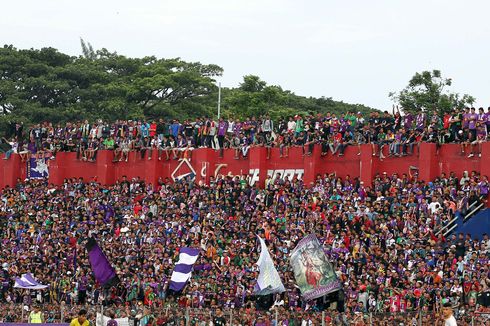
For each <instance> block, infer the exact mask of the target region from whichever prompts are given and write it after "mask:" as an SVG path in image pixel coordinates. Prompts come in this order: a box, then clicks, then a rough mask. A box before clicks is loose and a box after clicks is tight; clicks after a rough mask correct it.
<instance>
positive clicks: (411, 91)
mask: <svg viewBox="0 0 490 326" xmlns="http://www.w3.org/2000/svg"><path fill="white" fill-rule="evenodd" d="M451 84H452V80H451V78H444V77H443V76H442V75H441V72H440V71H439V70H433V71H423V72H421V73H418V72H417V73H416V74H415V75H414V76H413V77H412V78H411V79H410V81H409V82H408V85H407V87H405V88H404V89H403V90H401V91H400V92H398V93H397V92H391V93H390V94H389V96H390V98H391V99H392V100H393V101H394V102H395V103H397V104H399V105H400V106H401V107H402V108H403V110H404V111H406V112H411V113H417V112H420V111H422V110H427V111H428V112H434V111H436V112H437V113H439V114H443V113H446V112H449V111H451V110H452V109H454V108H461V107H464V106H466V105H471V104H473V103H474V102H475V98H474V97H472V96H470V95H467V94H464V95H462V96H461V95H460V94H458V93H451V92H450V91H449V90H447V88H448V87H450V86H451Z"/></svg>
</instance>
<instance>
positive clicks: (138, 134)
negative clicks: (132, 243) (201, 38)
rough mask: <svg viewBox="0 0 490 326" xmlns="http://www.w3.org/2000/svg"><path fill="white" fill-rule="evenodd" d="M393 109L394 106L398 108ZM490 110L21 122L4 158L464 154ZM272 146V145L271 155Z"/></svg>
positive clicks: (482, 132) (487, 125) (489, 124)
mask: <svg viewBox="0 0 490 326" xmlns="http://www.w3.org/2000/svg"><path fill="white" fill-rule="evenodd" d="M393 111H395V110H393ZM489 131H490V108H489V109H488V110H487V112H485V111H484V109H483V108H479V109H478V110H476V109H475V108H464V109H461V110H460V109H455V110H454V111H453V112H451V113H447V114H445V115H443V116H440V115H438V114H436V113H434V114H427V113H424V112H421V113H418V114H410V113H407V114H404V115H402V114H401V113H400V112H399V111H397V112H394V113H393V114H390V113H388V112H387V111H385V112H384V113H380V112H377V111H373V112H371V113H370V114H369V116H366V117H365V116H364V115H363V114H362V113H361V112H357V113H356V112H347V113H342V114H339V115H338V116H337V115H336V114H334V113H326V114H317V115H310V116H304V117H303V116H300V115H296V116H290V117H288V118H280V119H279V120H278V121H273V120H272V119H271V118H270V116H268V115H264V116H261V117H259V118H255V117H251V118H247V119H245V120H239V119H222V118H221V119H212V118H209V117H203V118H197V119H195V120H189V119H188V120H184V121H179V120H164V119H158V120H152V121H132V120H128V121H120V120H118V121H115V122H113V123H108V122H104V121H100V120H99V121H95V122H92V123H90V122H89V121H87V120H86V121H81V122H76V123H67V124H65V125H61V124H56V125H55V124H52V123H50V122H45V123H42V124H37V125H34V126H32V127H31V128H30V129H29V130H24V126H23V125H22V124H20V123H12V124H11V125H10V128H9V131H8V133H7V137H6V138H4V139H3V145H2V149H3V151H5V152H6V156H5V159H8V158H9V157H10V156H11V154H12V153H19V154H20V155H21V158H22V160H25V159H26V158H27V157H28V155H29V154H36V155H38V156H41V157H42V156H49V157H54V156H55V155H56V153H57V152H60V151H72V152H73V151H74V152H77V153H78V155H77V156H78V158H79V159H81V160H84V161H94V160H95V158H96V155H97V151H98V150H99V149H110V150H114V161H127V160H128V155H129V152H130V151H138V152H139V153H140V155H141V158H142V159H146V158H147V159H151V158H152V157H153V152H157V153H158V154H157V155H156V156H157V157H158V160H169V159H178V158H181V157H187V158H189V159H190V158H191V153H192V149H194V148H202V147H208V148H214V149H216V150H219V153H220V155H221V156H222V155H223V149H224V148H232V149H234V150H235V158H236V159H240V157H246V156H247V154H248V150H249V148H250V147H251V146H264V147H266V148H272V147H278V148H279V149H280V156H281V157H287V156H288V154H289V148H290V147H291V146H298V147H302V148H303V153H304V155H311V153H312V150H313V147H314V145H315V144H319V145H321V155H322V156H326V155H338V156H343V155H344V151H345V149H346V148H347V147H349V146H351V147H353V148H356V149H357V150H358V153H360V152H359V147H358V145H360V144H371V145H372V147H373V155H377V156H379V157H380V158H381V159H383V158H384V157H386V156H406V155H411V154H412V153H413V152H414V147H415V146H417V144H419V143H420V142H431V143H435V144H437V145H438V147H439V145H440V144H443V143H459V144H461V154H462V155H465V156H468V157H473V156H481V144H482V143H483V142H485V141H487V139H488V134H489ZM269 156H270V151H268V157H269Z"/></svg>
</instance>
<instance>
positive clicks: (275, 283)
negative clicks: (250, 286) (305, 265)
mask: <svg viewBox="0 0 490 326" xmlns="http://www.w3.org/2000/svg"><path fill="white" fill-rule="evenodd" d="M258 238H259V241H260V257H259V260H258V261H257V265H259V270H260V273H259V277H258V278H257V284H256V285H255V294H256V295H267V294H273V293H281V292H284V291H286V289H285V288H284V285H283V284H282V281H281V278H280V277H279V273H278V272H277V270H276V268H275V267H274V262H273V261H272V258H271V255H270V254H269V249H267V245H266V244H265V241H264V240H263V239H262V238H261V237H258Z"/></svg>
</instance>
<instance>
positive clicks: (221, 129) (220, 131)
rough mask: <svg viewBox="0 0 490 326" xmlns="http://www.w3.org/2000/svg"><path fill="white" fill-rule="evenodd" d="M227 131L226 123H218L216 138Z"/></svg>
mask: <svg viewBox="0 0 490 326" xmlns="http://www.w3.org/2000/svg"><path fill="white" fill-rule="evenodd" d="M227 129H228V122H225V121H221V122H219V123H218V136H224V135H225V133H226V130H227Z"/></svg>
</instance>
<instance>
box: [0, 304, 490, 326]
mask: <svg viewBox="0 0 490 326" xmlns="http://www.w3.org/2000/svg"><path fill="white" fill-rule="evenodd" d="M30 308H31V307H28V306H26V305H23V304H0V323H27V322H28V316H29V313H30V311H31V309H30ZM81 308H82V307H81V306H67V305H54V304H44V305H41V311H42V312H43V313H44V317H45V322H46V323H69V322H70V321H71V320H72V319H73V318H76V316H77V313H78V311H79V310H80V309H81ZM83 308H84V309H87V310H88V315H87V317H88V319H89V321H91V322H92V323H93V324H94V325H97V326H106V325H104V323H103V322H102V320H101V319H100V318H97V314H98V316H99V317H100V316H102V314H103V315H109V314H111V313H114V314H115V315H116V318H123V319H125V320H126V321H127V322H128V323H129V325H138V326H147V325H154V324H158V323H160V324H163V325H166V324H173V325H186V326H192V325H210V324H211V322H216V320H217V319H221V322H223V323H225V324H226V325H232V326H234V325H254V324H261V323H268V322H272V325H284V324H286V325H287V324H289V325H291V323H292V322H293V323H294V324H295V325H298V324H301V323H302V322H306V324H312V325H322V326H323V325H342V326H348V325H369V326H371V325H376V326H378V325H380V326H383V325H386V326H388V325H390V326H391V325H401V324H403V325H413V326H425V325H431V326H432V325H435V323H436V321H438V320H441V319H440V317H439V314H438V313H437V312H429V311H407V312H354V313H352V312H346V313H339V312H337V311H336V310H324V311H314V310H307V311H303V310H298V309H293V308H289V307H285V306H279V307H275V308H273V309H271V310H268V311H262V310H256V309H254V308H252V307H250V308H237V309H233V308H224V309H207V308H186V307H178V306H165V307H148V306H143V305H138V306H131V307H128V306H125V305H119V306H112V307H103V306H88V307H83ZM455 315H456V319H457V321H458V325H486V323H488V322H489V321H490V314H489V313H486V312H475V311H471V312H458V311H456V314H455ZM442 324H443V323H442Z"/></svg>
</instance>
